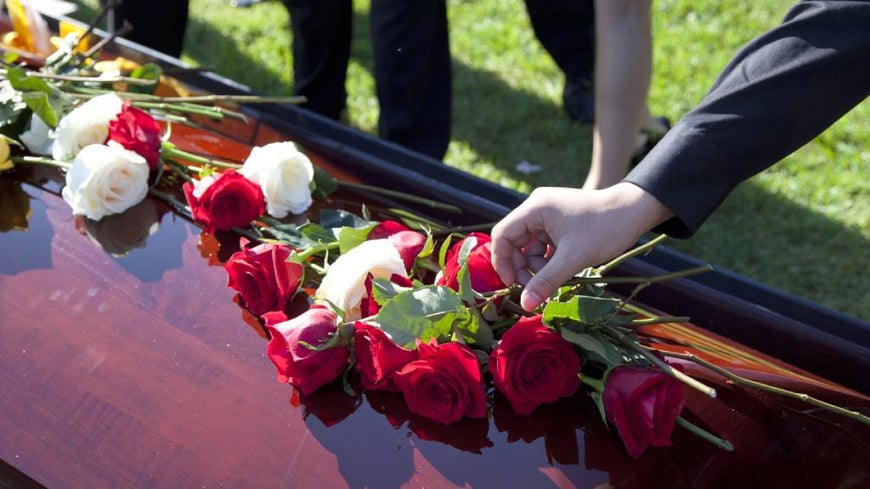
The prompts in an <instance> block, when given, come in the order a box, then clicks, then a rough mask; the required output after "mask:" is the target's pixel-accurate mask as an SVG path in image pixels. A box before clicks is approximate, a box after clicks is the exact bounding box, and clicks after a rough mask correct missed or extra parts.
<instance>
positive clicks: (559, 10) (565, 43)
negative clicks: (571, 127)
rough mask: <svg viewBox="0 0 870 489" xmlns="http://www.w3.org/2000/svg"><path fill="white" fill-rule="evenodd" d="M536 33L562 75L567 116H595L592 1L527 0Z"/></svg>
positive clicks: (587, 120) (589, 118) (588, 120)
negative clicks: (563, 77) (563, 76)
mask: <svg viewBox="0 0 870 489" xmlns="http://www.w3.org/2000/svg"><path fill="white" fill-rule="evenodd" d="M526 11H527V12H528V14H529V21H530V22H531V24H532V29H533V30H534V32H535V36H536V37H537V38H538V40H539V41H540V42H541V45H542V46H543V47H544V49H546V50H547V53H549V54H550V56H551V57H552V58H553V61H555V62H556V64H557V65H558V66H559V68H560V69H561V70H562V72H563V73H564V74H565V89H564V90H563V92H562V105H563V107H564V109H565V112H567V114H568V116H569V117H570V118H571V119H573V120H576V121H580V122H584V123H587V124H591V123H592V122H593V121H594V118H595V103H594V102H595V95H594V90H593V83H592V80H593V69H594V67H595V10H594V8H593V2H592V0H526Z"/></svg>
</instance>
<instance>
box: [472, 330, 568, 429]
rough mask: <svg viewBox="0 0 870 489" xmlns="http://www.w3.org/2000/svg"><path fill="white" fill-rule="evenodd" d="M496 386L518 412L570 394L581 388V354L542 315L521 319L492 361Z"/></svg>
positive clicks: (505, 338) (490, 361)
mask: <svg viewBox="0 0 870 489" xmlns="http://www.w3.org/2000/svg"><path fill="white" fill-rule="evenodd" d="M489 368H490V370H491V371H492V377H493V379H492V380H493V383H494V384H495V387H496V388H497V389H498V390H499V391H501V392H503V393H504V394H505V396H507V398H508V400H509V401H510V403H511V405H512V406H513V407H514V409H515V410H516V412H517V414H521V415H528V414H529V413H531V412H532V411H533V410H534V409H535V408H536V407H538V406H540V405H541V404H546V403H550V402H553V401H555V400H556V399H559V398H560V397H565V396H570V395H571V394H573V393H574V392H575V391H576V390H577V388H578V387H580V378H579V376H578V374H579V372H580V357H579V356H577V353H576V352H575V351H574V346H573V345H572V344H571V343H569V342H568V341H566V340H565V339H564V338H562V335H560V334H559V333H556V332H555V331H553V330H552V329H550V328H548V327H547V326H545V325H544V323H543V322H542V320H541V316H540V315H537V316H533V317H524V318H521V319H520V320H519V321H518V322H517V323H516V324H515V325H514V326H512V327H511V328H510V329H509V330H508V331H507V332H506V333H505V334H504V336H502V339H501V341H500V342H499V344H498V346H497V347H496V348H495V349H494V350H493V351H492V354H491V355H490V360H489Z"/></svg>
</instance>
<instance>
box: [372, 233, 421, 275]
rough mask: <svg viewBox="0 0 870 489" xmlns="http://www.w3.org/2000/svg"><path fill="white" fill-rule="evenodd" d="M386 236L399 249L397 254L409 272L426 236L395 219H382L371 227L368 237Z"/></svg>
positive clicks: (380, 237) (381, 237)
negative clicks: (382, 220)
mask: <svg viewBox="0 0 870 489" xmlns="http://www.w3.org/2000/svg"><path fill="white" fill-rule="evenodd" d="M383 238H387V239H389V240H390V241H391V242H392V243H393V246H395V247H396V249H397V250H399V255H400V256H401V257H402V261H403V262H404V263H405V269H407V270H408V271H409V272H410V271H411V269H412V268H413V267H414V259H416V258H417V255H419V254H420V252H421V251H423V247H424V246H425V245H426V236H425V235H424V234H423V233H418V232H417V231H412V230H411V229H410V228H408V227H405V225H403V224H401V223H398V222H396V221H384V222H382V223H379V224H378V225H377V226H375V227H374V228H372V230H371V231H370V232H369V236H368V239H383Z"/></svg>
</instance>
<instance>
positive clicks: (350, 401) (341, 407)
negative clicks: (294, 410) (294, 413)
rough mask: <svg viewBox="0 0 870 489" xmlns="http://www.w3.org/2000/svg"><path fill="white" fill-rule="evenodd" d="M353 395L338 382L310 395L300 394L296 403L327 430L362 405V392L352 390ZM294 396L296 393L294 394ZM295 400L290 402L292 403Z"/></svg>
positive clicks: (306, 414) (305, 415)
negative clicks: (303, 407)
mask: <svg viewBox="0 0 870 489" xmlns="http://www.w3.org/2000/svg"><path fill="white" fill-rule="evenodd" d="M353 391H354V395H352V396H349V395H348V394H347V392H346V391H345V390H344V388H343V387H342V385H341V384H340V383H338V382H336V383H334V384H330V385H327V386H324V387H323V388H322V389H317V391H316V392H314V393H312V394H311V395H305V394H301V395H300V396H299V399H298V403H299V404H300V405H302V406H305V414H304V415H303V417H308V415H309V414H312V415H314V417H315V418H317V419H319V420H320V422H321V423H323V426H326V427H327V428H328V427H330V426H334V425H336V424H338V423H340V422H341V421H342V420H344V419H345V418H347V417H348V416H350V415H351V414H353V412H354V411H356V410H357V408H359V407H360V404H361V403H362V391H360V390H359V389H353ZM294 394H296V392H294ZM294 401H295V400H291V403H294Z"/></svg>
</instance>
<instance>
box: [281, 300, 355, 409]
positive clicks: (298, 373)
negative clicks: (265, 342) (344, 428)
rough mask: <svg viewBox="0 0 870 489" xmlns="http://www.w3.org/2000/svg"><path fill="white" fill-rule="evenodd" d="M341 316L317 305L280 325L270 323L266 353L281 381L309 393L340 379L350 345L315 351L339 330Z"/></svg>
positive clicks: (345, 365) (306, 393) (303, 392)
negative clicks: (269, 335)
mask: <svg viewBox="0 0 870 489" xmlns="http://www.w3.org/2000/svg"><path fill="white" fill-rule="evenodd" d="M337 321H338V317H337V316H336V315H335V313H333V312H332V311H330V310H329V309H326V308H324V307H319V306H314V307H312V308H311V309H309V310H307V311H305V312H304V313H303V314H301V315H299V316H297V317H295V318H293V319H291V320H289V321H284V322H282V323H278V324H274V325H272V324H269V323H267V324H266V328H267V329H268V330H269V333H270V334H271V335H272V339H271V340H269V346H267V347H266V354H267V355H268V356H269V360H272V363H274V364H275V367H276V368H277V369H278V380H279V381H280V382H283V383H289V384H292V385H293V386H294V387H296V388H297V389H299V390H300V391H302V394H305V395H308V394H311V393H312V392H314V391H316V390H317V389H318V388H320V387H321V386H323V385H326V384H328V383H330V382H332V381H333V380H335V379H336V378H338V376H339V375H341V373H342V372H343V371H344V369H345V367H347V359H348V356H349V353H348V351H347V348H343V347H336V348H328V349H325V350H315V349H312V348H311V346H314V347H316V346H318V345H320V344H321V343H322V342H323V341H326V340H327V339H329V337H330V336H331V335H332V334H334V333H335V332H336V331H337V328H336V322H337Z"/></svg>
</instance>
